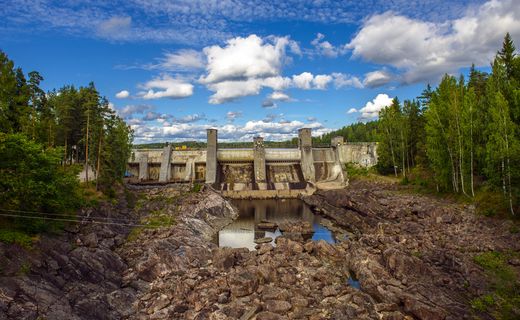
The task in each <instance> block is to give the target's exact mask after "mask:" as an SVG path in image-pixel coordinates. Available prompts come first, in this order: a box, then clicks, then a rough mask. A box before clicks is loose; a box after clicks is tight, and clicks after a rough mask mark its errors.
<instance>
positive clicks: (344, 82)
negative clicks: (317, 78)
mask: <svg viewBox="0 0 520 320" xmlns="http://www.w3.org/2000/svg"><path fill="white" fill-rule="evenodd" d="M332 78H333V81H334V86H335V87H336V88H338V89H339V88H343V87H354V88H357V89H361V88H363V84H362V83H361V81H360V80H359V78H358V77H355V76H351V75H347V74H344V73H338V72H334V73H332Z"/></svg>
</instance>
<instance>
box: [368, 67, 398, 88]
mask: <svg viewBox="0 0 520 320" xmlns="http://www.w3.org/2000/svg"><path fill="white" fill-rule="evenodd" d="M390 81H392V75H391V74H390V73H389V72H387V71H386V70H376V71H372V72H368V73H365V79H363V85H364V86H365V87H369V88H376V87H380V86H383V85H385V84H387V83H389V82H390Z"/></svg>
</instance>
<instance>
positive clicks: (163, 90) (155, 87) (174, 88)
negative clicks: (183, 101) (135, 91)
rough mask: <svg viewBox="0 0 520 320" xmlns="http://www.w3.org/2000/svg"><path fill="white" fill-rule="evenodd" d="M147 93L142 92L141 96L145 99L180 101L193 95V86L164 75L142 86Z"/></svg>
mask: <svg viewBox="0 0 520 320" xmlns="http://www.w3.org/2000/svg"><path fill="white" fill-rule="evenodd" d="M141 87H142V88H143V89H145V90H147V91H142V92H140V93H139V96H140V97H141V98H143V99H160V98H170V99H180V98H186V97H189V96H191V95H193V85H192V84H191V83H186V82H184V81H183V80H180V79H175V78H172V77H171V76H169V75H163V76H162V77H158V78H155V79H152V80H150V81H148V82H146V83H145V84H143V85H142V86H141Z"/></svg>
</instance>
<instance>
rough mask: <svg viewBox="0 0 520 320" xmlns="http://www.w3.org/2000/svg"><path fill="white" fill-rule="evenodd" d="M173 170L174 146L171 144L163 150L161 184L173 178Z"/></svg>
mask: <svg viewBox="0 0 520 320" xmlns="http://www.w3.org/2000/svg"><path fill="white" fill-rule="evenodd" d="M171 169H172V146H171V145H170V144H169V145H167V146H166V147H164V148H163V155H162V159H161V171H160V172H159V182H167V181H169V180H170V177H171Z"/></svg>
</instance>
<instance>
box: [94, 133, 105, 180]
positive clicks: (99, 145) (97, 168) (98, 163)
mask: <svg viewBox="0 0 520 320" xmlns="http://www.w3.org/2000/svg"><path fill="white" fill-rule="evenodd" d="M102 140H103V125H101V129H100V130H99V144H98V156H97V166H96V190H99V170H100V168H101V142H102Z"/></svg>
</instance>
